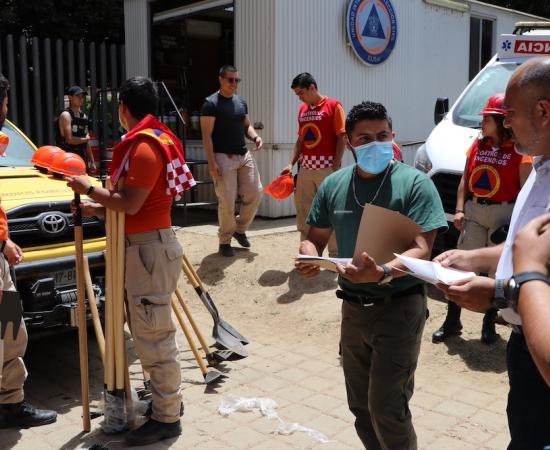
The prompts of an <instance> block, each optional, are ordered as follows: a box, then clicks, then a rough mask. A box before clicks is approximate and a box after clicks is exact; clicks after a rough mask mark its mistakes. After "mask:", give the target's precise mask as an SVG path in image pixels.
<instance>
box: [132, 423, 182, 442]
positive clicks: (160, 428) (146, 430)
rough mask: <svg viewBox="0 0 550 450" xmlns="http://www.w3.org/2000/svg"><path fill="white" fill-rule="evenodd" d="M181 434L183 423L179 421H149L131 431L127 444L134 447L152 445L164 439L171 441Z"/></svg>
mask: <svg viewBox="0 0 550 450" xmlns="http://www.w3.org/2000/svg"><path fill="white" fill-rule="evenodd" d="M180 434H181V423H180V421H179V420H178V421H177V422H174V423H162V422H157V421H156V420H154V419H149V420H148V421H147V422H145V423H144V424H143V425H142V426H140V427H139V428H136V429H135V430H132V431H129V432H128V433H127V434H126V438H125V439H126V444H128V445H130V446H134V445H150V444H154V443H155V442H158V441H162V440H164V439H170V438H173V437H176V436H179V435H180Z"/></svg>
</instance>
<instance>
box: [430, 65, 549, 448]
mask: <svg viewBox="0 0 550 450" xmlns="http://www.w3.org/2000/svg"><path fill="white" fill-rule="evenodd" d="M505 104H506V106H507V115H506V121H505V126H507V127H509V128H511V129H512V131H513V134H514V141H515V145H516V150H517V151H518V152H520V153H523V154H528V155H531V156H533V157H534V158H533V161H534V162H533V166H534V170H533V171H532V172H531V175H530V176H529V178H528V179H527V181H526V183H525V185H524V186H523V189H522V190H521V192H520V194H519V196H518V198H517V201H516V205H515V207H514V212H513V214H512V220H511V223H510V231H509V233H508V237H507V240H506V242H505V243H504V244H502V245H499V246H497V247H492V248H484V249H478V250H470V251H464V250H450V251H447V252H445V253H442V254H441V255H439V256H438V257H437V258H436V259H435V260H436V261H437V262H440V263H441V264H443V265H445V266H451V267H454V268H457V269H462V270H471V271H475V272H485V273H491V272H495V271H496V275H495V279H494V280H493V279H491V278H487V277H481V276H477V277H475V278H473V279H471V280H469V281H467V282H461V283H455V284H453V285H452V286H448V287H445V286H439V287H440V288H441V289H442V290H443V291H444V292H445V294H446V296H447V298H448V299H449V300H450V301H453V302H455V303H457V304H458V305H460V306H462V307H463V308H467V309H470V310H472V311H478V312H484V311H486V310H487V309H489V308H490V307H497V308H500V309H501V310H502V313H501V314H502V317H503V318H504V319H505V320H506V321H508V322H509V323H510V324H511V325H512V327H513V329H514V332H513V333H512V334H511V336H510V340H509V342H508V350H507V366H508V376H509V381H510V392H509V394H508V406H507V409H506V410H507V414H508V426H509V428H510V435H511V442H510V444H509V446H508V450H525V449H542V448H543V447H544V446H545V445H550V387H548V385H547V384H546V383H545V382H544V379H543V378H542V376H541V374H540V373H539V371H538V370H537V367H536V365H535V363H534V361H533V358H532V356H531V354H530V353H529V350H528V348H527V345H526V343H525V337H524V335H523V330H522V327H521V318H520V317H519V315H518V314H517V308H516V307H517V295H514V290H517V291H519V286H517V283H516V286H515V285H514V279H513V277H512V275H513V266H512V244H513V242H514V238H515V236H516V234H517V233H518V231H519V230H521V229H522V227H523V226H525V225H526V224H527V223H528V222H529V221H531V220H532V219H533V218H535V217H537V216H540V215H542V214H544V212H545V211H547V210H548V207H549V206H550V58H537V59H533V60H530V61H528V62H526V63H524V64H523V65H522V66H521V67H520V68H518V69H517V70H516V72H515V73H514V74H513V75H512V78H511V79H510V81H509V83H508V87H507V89H506V98H505ZM511 278H512V279H511ZM533 279H536V278H532V277H531V278H530V279H529V277H527V279H526V280H525V281H524V282H527V281H529V280H533ZM514 298H515V300H514ZM549 301H550V299H549Z"/></svg>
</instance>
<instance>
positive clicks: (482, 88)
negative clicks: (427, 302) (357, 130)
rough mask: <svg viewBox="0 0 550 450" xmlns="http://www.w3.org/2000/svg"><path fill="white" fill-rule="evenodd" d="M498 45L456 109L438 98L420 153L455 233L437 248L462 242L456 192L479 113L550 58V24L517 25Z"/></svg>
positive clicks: (441, 239)
mask: <svg viewBox="0 0 550 450" xmlns="http://www.w3.org/2000/svg"><path fill="white" fill-rule="evenodd" d="M497 45H498V47H497V48H498V53H497V54H496V55H495V56H494V57H493V58H491V60H490V61H489V62H488V63H487V65H486V66H485V67H484V68H483V69H482V70H481V71H480V72H479V73H478V74H477V75H476V77H475V78H474V79H473V80H472V81H471V82H470V84H469V85H468V86H467V87H466V89H465V90H464V91H463V92H462V94H460V96H459V97H458V99H457V100H456V102H455V103H454V105H453V106H452V107H451V109H449V107H448V99H442V98H440V99H437V102H436V106H435V113H434V119H435V121H436V124H437V126H436V127H435V128H434V129H433V130H432V132H431V133H430V136H429V137H428V139H427V140H426V143H425V144H424V145H422V146H421V147H420V148H419V149H418V151H417V153H416V156H415V160H414V166H415V167H416V168H417V169H419V170H422V171H423V172H426V173H427V174H428V175H429V176H430V177H431V178H432V180H433V182H434V184H435V186H436V188H437V190H438V192H439V195H440V196H441V200H442V202H443V208H444V209H445V213H446V216H447V220H448V221H449V231H448V232H447V233H444V234H442V235H440V236H439V237H438V239H437V241H436V243H435V245H434V248H435V249H436V251H443V250H446V249H449V248H454V247H455V246H456V241H457V237H458V232H457V231H456V229H455V228H454V226H453V225H452V222H453V218H454V211H455V208H456V191H457V188H458V184H459V182H460V178H461V177H462V172H463V170H464V165H465V164H466V151H467V150H468V148H469V147H470V146H471V144H472V143H473V141H474V139H475V138H476V137H477V136H478V134H479V132H480V127H481V118H482V117H481V116H480V115H479V112H480V111H481V110H482V109H483V107H484V106H485V104H486V103H487V100H488V98H489V97H490V96H491V95H493V94H496V93H498V92H504V91H505V89H506V85H507V83H508V80H509V79H510V77H511V75H512V73H513V72H514V70H515V69H516V68H517V67H518V66H519V65H520V64H522V63H523V62H525V61H526V60H527V59H529V58H532V57H535V56H550V23H545V22H542V23H541V22H534V23H532V22H522V23H517V24H516V30H515V32H514V34H504V35H501V36H500V37H499V39H498V44H497Z"/></svg>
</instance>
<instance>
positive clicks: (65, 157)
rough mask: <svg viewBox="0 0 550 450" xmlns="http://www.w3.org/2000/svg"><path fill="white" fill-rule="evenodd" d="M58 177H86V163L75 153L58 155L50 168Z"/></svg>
mask: <svg viewBox="0 0 550 450" xmlns="http://www.w3.org/2000/svg"><path fill="white" fill-rule="evenodd" d="M49 169H50V172H51V173H53V174H57V175H70V176H78V175H86V163H85V162H84V160H83V159H82V158H81V157H80V156H78V155H77V154H75V153H69V152H63V153H59V154H58V155H56V156H55V157H54V159H53V161H52V163H51V165H50V167H49Z"/></svg>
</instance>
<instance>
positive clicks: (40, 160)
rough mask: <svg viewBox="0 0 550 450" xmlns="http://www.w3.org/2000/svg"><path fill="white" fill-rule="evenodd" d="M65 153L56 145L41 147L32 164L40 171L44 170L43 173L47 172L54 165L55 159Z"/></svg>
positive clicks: (32, 159) (35, 153) (36, 152)
mask: <svg viewBox="0 0 550 450" xmlns="http://www.w3.org/2000/svg"><path fill="white" fill-rule="evenodd" d="M61 153H65V152H64V151H63V150H61V149H60V148H59V147H55V146H54V145H44V146H42V147H39V148H38V149H37V150H36V151H35V152H34V154H33V155H32V158H31V163H32V164H33V165H34V166H35V167H36V168H37V169H38V170H40V169H43V170H41V172H47V171H48V169H49V168H50V165H51V164H52V161H53V159H54V158H55V157H56V156H57V155H59V154H61Z"/></svg>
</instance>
